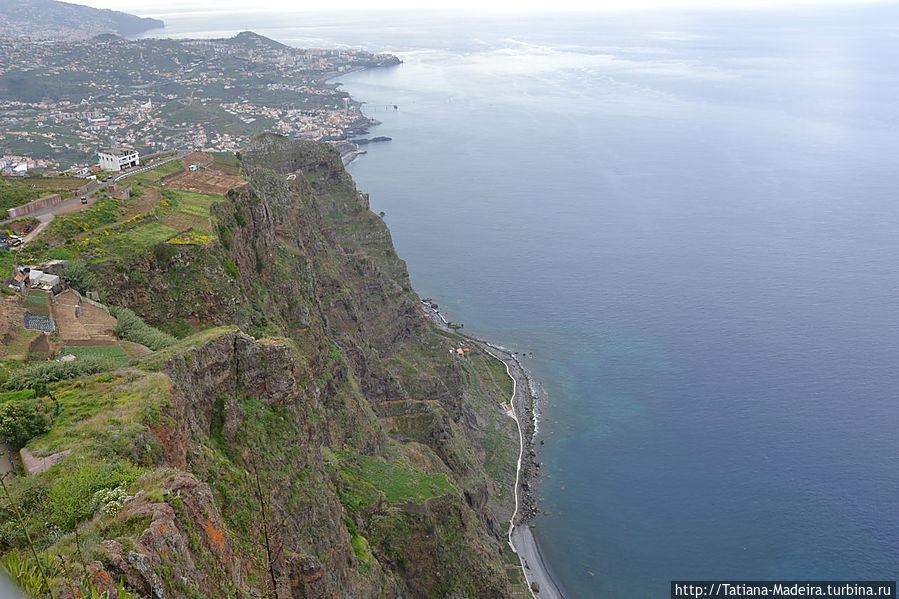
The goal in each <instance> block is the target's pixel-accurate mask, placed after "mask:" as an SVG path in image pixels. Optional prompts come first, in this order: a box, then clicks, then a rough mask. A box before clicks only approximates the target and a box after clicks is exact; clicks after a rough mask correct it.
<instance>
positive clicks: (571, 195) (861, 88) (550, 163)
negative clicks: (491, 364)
mask: <svg viewBox="0 0 899 599" xmlns="http://www.w3.org/2000/svg"><path fill="white" fill-rule="evenodd" d="M163 18H165V19H166V21H167V24H168V27H167V29H166V30H164V31H163V32H162V33H163V34H164V35H174V36H178V37H184V36H202V37H209V36H224V35H230V34H233V33H235V32H237V31H240V30H243V29H253V30H254V31H257V32H259V33H261V34H264V35H267V36H269V37H272V38H274V39H277V40H279V41H281V42H284V43H288V44H292V45H297V46H324V47H335V46H351V47H363V48H366V49H368V50H372V51H390V52H395V53H397V54H398V55H399V56H400V57H401V58H402V59H403V61H404V63H403V64H402V65H400V66H398V67H394V68H387V69H378V70H372V71H365V72H359V73H354V74H352V75H348V76H345V77H343V78H342V79H341V80H340V81H341V83H342V85H343V86H344V89H346V90H347V91H349V92H350V93H351V94H352V96H353V97H354V98H356V99H357V100H360V101H363V102H366V103H368V105H369V107H367V108H366V110H365V111H366V114H370V115H371V116H373V117H374V118H377V119H378V120H380V121H381V122H382V125H381V126H379V127H377V128H376V129H374V130H373V131H372V133H371V134H372V135H385V136H389V137H391V138H392V141H390V142H386V143H380V144H371V145H369V146H367V150H368V153H367V155H364V156H362V157H360V158H359V159H357V160H356V161H355V162H353V163H352V164H351V166H350V169H349V170H350V172H351V174H352V175H353V177H354V178H355V179H356V181H357V184H358V186H359V187H360V189H363V190H365V191H367V192H369V193H370V195H371V206H372V209H373V210H375V211H376V212H377V211H384V212H385V219H386V222H387V223H388V225H389V226H390V229H391V231H392V234H393V239H394V243H395V245H396V247H397V251H398V253H399V255H400V256H401V257H403V258H404V259H405V260H406V261H407V263H408V267H409V271H410V274H411V276H412V280H413V284H414V286H415V288H416V289H417V290H418V291H419V292H420V293H421V294H422V295H425V296H430V297H432V298H434V300H435V301H436V302H437V303H439V304H440V306H441V310H442V311H443V312H444V313H445V314H446V315H447V317H448V318H450V319H451V320H453V321H459V322H464V323H465V331H467V332H471V333H474V334H477V335H479V336H483V337H486V338H489V339H491V340H494V341H495V342H497V343H500V344H503V345H505V346H507V347H510V348H513V349H516V350H518V351H520V352H523V353H524V354H525V355H524V357H523V358H522V360H523V362H524V365H525V366H526V367H527V368H529V369H530V370H531V371H532V372H533V373H534V374H535V376H536V378H537V379H538V380H539V381H540V383H541V385H542V387H543V389H544V391H545V401H544V402H543V403H542V405H541V416H540V424H539V428H540V430H539V435H538V440H540V441H543V442H544V445H542V446H540V458H539V459H540V460H541V461H542V462H543V464H544V467H543V469H542V471H543V473H544V476H542V477H541V479H540V481H539V483H538V485H537V487H538V496H539V497H540V503H541V509H542V510H544V511H545V512H546V515H543V516H540V517H539V518H538V520H537V526H536V528H535V531H534V532H535V535H536V538H537V540H538V543H539V545H540V548H541V550H542V551H543V553H544V555H545V559H546V561H547V562H548V564H549V566H550V568H551V570H552V573H553V575H554V577H555V578H556V579H557V580H558V582H559V584H560V586H561V587H562V588H563V589H564V591H565V593H566V595H567V596H569V597H571V598H593V597H613V598H648V597H655V598H661V597H667V596H668V592H669V581H671V580H691V579H692V580H709V579H737V580H759V579H787V580H815V579H825V580H852V579H869V580H885V579H886V580H895V579H897V578H899V540H897V539H899V494H897V492H896V490H897V488H899V435H897V423H899V402H897V396H899V392H897V390H899V259H897V257H899V202H897V193H899V192H897V190H899V168H897V159H899V135H897V133H899V104H897V102H896V98H897V97H899V76H897V74H896V70H895V65H897V64H899V9H897V7H895V6H892V7H891V6H888V5H879V6H852V7H842V8H840V7H830V8H822V7H807V8H803V9H791V10H786V9H780V10H771V11H767V12H764V11H743V12H738V11H689V12H680V13H654V14H640V13H615V14H606V15H602V14H596V15H592V16H591V15H550V16H545V15H544V16H536V15H531V16H521V15H518V16H510V15H506V16H502V15H495V16H485V15H482V16H477V17H476V16H472V15H464V14H454V13H375V14H367V15H359V14H351V13H346V14H331V15H308V14H306V15H304V14H294V15H256V16H249V15H246V14H243V15H228V14H212V15H203V14H184V15H180V16H179V15H166V16H164V17H163ZM153 33H156V34H158V33H159V32H153ZM393 105H396V106H397V110H393V109H392V106H393ZM385 107H389V108H385ZM532 354H533V355H532Z"/></svg>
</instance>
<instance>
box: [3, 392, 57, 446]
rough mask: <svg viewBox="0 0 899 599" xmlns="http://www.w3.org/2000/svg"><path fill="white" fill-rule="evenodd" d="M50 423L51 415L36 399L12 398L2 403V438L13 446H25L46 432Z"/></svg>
mask: <svg viewBox="0 0 899 599" xmlns="http://www.w3.org/2000/svg"><path fill="white" fill-rule="evenodd" d="M50 424H51V422H50V417H49V416H47V415H46V414H45V413H44V412H43V411H41V409H40V408H39V407H38V405H37V402H35V401H34V400H27V401H23V400H12V401H8V402H6V403H5V404H3V405H0V438H2V439H3V440H4V441H6V442H7V443H9V444H10V445H12V446H13V447H23V446H24V445H25V444H26V443H28V441H30V440H31V439H32V438H34V437H37V436H38V435H42V434H44V433H46V432H47V431H48V430H50Z"/></svg>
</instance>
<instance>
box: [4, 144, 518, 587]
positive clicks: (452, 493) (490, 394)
mask: <svg viewBox="0 0 899 599" xmlns="http://www.w3.org/2000/svg"><path fill="white" fill-rule="evenodd" d="M241 168H242V169H243V172H244V174H245V176H246V178H247V182H248V185H246V186H244V187H242V188H240V189H238V190H234V191H231V192H229V193H228V194H227V196H226V197H213V196H203V195H202V194H191V195H183V194H184V193H186V192H172V191H170V190H164V189H162V188H160V187H157V186H154V185H148V184H144V185H143V186H142V187H141V190H140V195H139V196H138V199H136V200H132V201H130V202H122V203H120V204H115V203H109V204H108V205H101V206H100V207H97V205H95V206H94V207H92V209H89V210H87V211H85V215H84V216H73V217H71V218H72V223H73V224H71V225H59V226H71V227H72V231H73V232H75V233H76V235H83V237H76V238H75V240H73V241H74V243H69V240H67V239H65V238H63V237H62V236H61V233H62V231H61V230H60V229H59V228H58V227H59V226H57V228H56V229H53V228H51V229H50V230H49V231H48V236H47V238H45V241H47V240H49V241H50V242H52V241H53V240H55V241H56V242H57V243H60V244H63V245H64V246H65V247H66V248H67V249H70V250H71V251H72V253H73V255H75V256H78V262H75V263H74V264H76V265H77V266H73V267H72V268H74V271H73V273H72V274H73V275H78V276H77V277H75V276H73V277H72V279H73V280H78V281H82V282H83V281H88V282H89V284H91V285H93V286H94V288H95V289H96V290H98V291H99V294H100V297H101V300H102V301H103V302H104V303H106V304H108V305H111V306H117V307H118V308H116V309H114V310H113V314H114V315H116V316H117V317H118V318H119V320H118V325H117V326H116V329H115V334H116V335H117V336H118V337H119V338H120V339H131V340H132V341H136V342H138V343H141V344H143V345H145V346H147V347H149V348H150V349H151V350H155V351H153V352H152V353H150V354H149V355H146V356H144V357H141V358H136V359H132V360H130V361H129V362H128V364H127V365H125V366H121V360H120V363H119V364H113V363H111V362H110V361H109V360H108V359H107V361H106V362H105V363H104V364H103V366H102V367H100V368H101V371H100V372H94V373H90V372H76V373H74V374H72V373H69V372H68V371H66V372H65V376H61V375H60V376H57V375H56V374H55V373H56V370H55V369H58V368H62V366H49V363H47V364H48V365H43V364H41V365H40V366H29V367H28V368H29V369H31V370H29V369H25V370H22V371H21V374H13V375H11V376H10V379H9V382H8V383H7V385H8V386H10V387H15V386H17V385H22V386H27V385H24V383H18V382H15V381H17V380H20V379H21V377H24V376H26V374H25V373H26V372H27V373H30V374H29V375H28V376H30V377H31V378H30V379H28V380H33V381H35V382H45V383H47V384H49V391H50V393H52V395H53V397H55V398H56V399H57V400H58V402H59V406H60V410H59V415H58V417H56V419H55V421H54V422H53V424H52V427H51V428H50V430H49V431H47V432H46V433H44V434H41V435H38V436H36V437H34V438H33V439H31V440H30V441H29V442H28V444H27V449H28V451H30V452H31V453H32V454H33V455H35V456H38V457H53V458H54V460H58V461H56V462H55V464H54V465H52V466H51V467H49V469H47V470H45V471H43V472H40V473H38V474H35V475H32V476H18V477H16V478H15V480H13V481H12V483H11V485H10V486H11V494H12V499H13V502H12V503H10V502H9V501H7V500H5V499H0V550H2V551H5V552H21V551H22V550H24V549H25V548H26V545H27V543H26V540H25V538H24V536H23V532H22V529H21V527H20V526H19V525H18V524H17V522H16V518H15V516H14V509H13V508H14V506H16V507H18V509H20V510H21V512H22V513H23V515H24V518H25V522H26V525H27V528H28V530H29V532H30V533H31V535H32V537H33V539H34V542H35V545H36V549H38V550H51V551H53V552H56V553H57V554H59V555H60V556H61V559H62V561H63V563H65V564H66V565H67V566H68V567H69V568H70V570H71V572H72V573H73V574H72V575H73V576H76V577H77V576H80V575H81V573H91V572H93V573H102V575H100V578H102V579H103V580H106V581H108V582H109V584H116V583H117V581H119V580H121V581H122V584H123V585H124V587H126V588H127V589H129V590H130V592H133V593H135V594H136V595H137V596H144V597H150V596H183V597H270V596H274V595H277V596H282V597H284V596H287V597H326V596H352V597H360V598H372V599H375V598H382V597H392V598H396V599H399V598H400V597H471V598H475V597H478V598H494V597H495V598H500V597H509V596H512V595H513V593H518V592H519V591H521V588H520V587H521V581H520V580H519V579H517V578H516V579H515V580H514V581H510V578H509V575H508V573H507V562H506V559H505V557H504V553H503V551H504V545H505V544H504V538H503V533H502V523H503V522H504V521H505V520H507V519H508V517H509V516H510V515H511V512H512V508H513V506H512V492H511V491H512V486H511V485H512V484H513V482H514V477H515V472H514V468H515V460H516V457H517V446H516V441H517V431H516V429H515V426H514V423H513V422H512V420H511V419H509V418H508V417H506V416H505V414H504V413H503V411H502V404H503V402H504V401H506V400H507V399H508V392H509V390H510V389H509V381H508V378H507V377H506V375H505V370H504V369H503V368H502V365H501V364H499V363H498V362H496V361H495V360H494V359H493V358H492V357H490V356H488V355H487V354H485V353H483V352H482V351H480V350H479V348H476V347H475V348H473V351H472V352H470V354H471V355H466V356H456V355H452V354H450V352H449V351H448V348H449V347H450V346H451V345H458V344H459V339H458V338H455V337H453V336H451V335H447V334H444V333H439V332H437V331H436V330H435V329H434V328H433V327H432V326H431V324H430V323H429V321H428V320H427V319H426V318H425V317H424V315H423V314H422V313H421V310H420V308H419V307H418V305H417V302H418V300H417V296H416V295H415V293H414V292H413V290H412V288H411V285H410V284H409V278H408V274H407V272H406V269H405V265H404V264H403V262H402V261H401V260H399V259H398V258H397V256H396V254H395V252H394V251H393V245H392V242H391V239H390V234H389V232H388V231H387V229H386V227H385V225H384V223H383V220H382V219H380V218H378V217H377V216H376V215H374V214H373V213H372V212H371V211H370V210H369V209H368V202H367V197H366V196H365V195H364V194H362V193H360V192H359V191H357V190H356V188H355V186H354V184H353V182H352V180H351V179H350V178H349V176H348V175H347V174H346V172H345V171H344V169H343V167H342V165H341V163H340V159H339V156H338V155H337V153H336V152H335V151H334V150H333V149H332V148H330V147H328V146H324V145H319V144H315V143H311V142H297V141H290V140H287V139H285V138H281V137H278V136H274V135H264V136H260V137H259V138H257V139H255V140H254V141H253V143H251V145H250V147H248V148H247V150H246V151H245V152H244V153H243V156H242V160H241ZM288 175H295V177H288ZM198 196H201V197H198ZM98 204H100V203H99V202H98ZM136 206H140V209H137V208H136ZM104 212H108V213H109V214H110V215H111V216H114V217H115V218H113V220H111V221H108V219H106V218H105V217H102V214H103V213H104ZM176 213H181V214H185V215H187V216H191V217H194V218H198V219H202V220H203V221H204V222H205V223H206V226H207V227H208V229H207V231H208V232H210V233H212V232H214V233H215V235H214V237H213V236H212V235H209V236H208V239H205V240H204V241H203V242H202V243H183V244H178V243H170V242H171V241H172V239H177V237H170V238H168V239H165V240H162V239H160V240H154V241H152V242H149V241H148V242H146V243H141V242H140V240H139V239H131V241H132V242H133V243H130V244H120V243H118V241H119V240H120V239H122V238H123V237H125V236H126V235H134V234H135V233H134V232H135V231H139V230H148V229H147V227H149V226H151V225H153V226H156V227H157V228H158V227H159V226H173V225H171V224H166V223H173V222H175V221H173V220H171V215H173V214H176ZM142 215H143V216H142ZM144 216H146V218H144ZM122 219H125V221H124V222H126V223H127V222H129V221H131V224H129V225H128V226H123V224H121V223H122ZM152 219H155V220H152ZM167 219H168V220H167ZM131 225H134V226H131ZM194 226H195V225H191V229H186V230H182V231H181V234H182V235H184V234H186V233H185V232H184V231H189V230H198V229H194V228H193V227H194ZM85 227H87V229H85ZM128 227H131V228H128ZM78 231H80V233H79V232H78ZM104 232H109V234H108V235H107V234H104ZM198 235H199V233H198ZM54 236H56V237H54ZM84 239H87V240H88V242H87V243H86V244H85V243H83V240H84ZM95 240H98V241H95ZM45 246H46V247H44V246H40V245H39V244H36V245H35V246H34V248H26V250H25V251H26V252H28V251H32V252H34V253H35V255H38V254H40V253H41V252H43V253H44V254H46V253H47V252H49V251H52V248H50V246H49V242H48V243H46V244H45ZM85 271H88V272H85ZM153 327H156V328H153ZM159 328H162V329H166V330H169V331H173V332H175V331H177V332H178V336H179V337H182V338H181V339H176V338H175V337H173V336H170V335H166V334H164V333H161V332H160V331H159V330H158V329H159ZM195 330H197V331H200V332H197V333H194V332H193V331H195ZM100 347H102V346H100ZM78 351H79V352H81V353H82V354H84V355H85V356H87V355H89V354H101V355H104V356H107V354H109V352H107V350H105V349H104V350H101V349H99V348H98V349H96V350H94V349H86V348H85V349H80V350H78ZM117 355H118V353H117ZM109 357H114V356H112V354H109V355H108V356H107V358H109ZM119 358H121V355H119ZM95 359H97V358H95ZM99 359H102V358H99ZM89 363H91V362H90V360H87V361H85V362H81V361H79V362H76V363H75V364H89ZM43 368H46V369H51V370H53V372H54V375H53V376H52V377H51V376H50V375H44V374H42V372H43V371H42V370H41V371H40V372H38V370H39V369H43ZM61 372H62V371H60V373H61ZM14 377H20V379H16V378H14ZM21 380H25V379H21ZM29 384H30V383H29ZM38 401H42V402H45V405H46V406H47V407H48V409H49V405H50V404H49V403H48V402H49V401H50V400H49V397H48V398H42V399H39V400H38ZM60 452H69V453H67V454H60ZM110 498H112V499H110ZM76 531H77V533H78V534H77V536H76V535H75V532H76ZM15 555H19V554H18V553H15ZM65 577H66V574H65V573H64V572H63V571H58V572H55V573H54V580H53V584H54V585H56V586H57V587H59V588H62V587H63V586H64V584H65V582H64V580H65ZM513 583H514V585H516V586H514V587H513ZM516 589H517V590H516Z"/></svg>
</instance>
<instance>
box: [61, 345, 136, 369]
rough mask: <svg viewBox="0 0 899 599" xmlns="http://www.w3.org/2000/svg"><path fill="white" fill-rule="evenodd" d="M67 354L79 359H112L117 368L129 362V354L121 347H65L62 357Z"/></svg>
mask: <svg viewBox="0 0 899 599" xmlns="http://www.w3.org/2000/svg"><path fill="white" fill-rule="evenodd" d="M65 354H72V355H74V356H77V357H78V358H84V357H87V356H97V357H99V358H110V359H112V360H114V361H115V363H116V366H122V365H123V364H126V363H127V362H128V354H127V353H126V352H125V350H124V349H122V346H120V345H81V346H79V345H74V346H68V347H64V348H63V349H62V355H65Z"/></svg>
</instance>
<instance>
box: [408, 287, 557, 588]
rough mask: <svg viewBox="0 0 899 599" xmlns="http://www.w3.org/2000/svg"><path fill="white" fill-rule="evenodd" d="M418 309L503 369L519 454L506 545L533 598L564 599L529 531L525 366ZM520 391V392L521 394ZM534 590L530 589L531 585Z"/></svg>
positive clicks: (533, 512)
mask: <svg viewBox="0 0 899 599" xmlns="http://www.w3.org/2000/svg"><path fill="white" fill-rule="evenodd" d="M422 308H423V309H424V310H425V311H426V312H427V314H428V316H430V320H431V322H433V323H434V325H435V326H436V327H437V328H438V329H440V330H442V331H445V332H449V333H455V334H457V335H459V336H460V337H464V338H465V339H468V340H470V341H472V342H473V343H476V344H478V345H479V346H480V347H481V348H482V349H483V350H484V351H485V352H486V353H488V354H490V355H491V356H493V357H494V358H496V359H497V360H499V361H501V362H502V363H503V365H504V366H505V367H506V374H507V375H508V376H509V378H510V379H511V380H512V396H511V397H510V398H509V408H508V410H507V411H506V415H507V416H509V417H510V418H512V419H513V420H515V424H516V425H517V427H518V439H519V452H518V466H517V468H516V471H515V509H514V511H513V512H512V518H511V519H510V520H509V534H508V537H507V542H508V543H509V546H510V547H511V548H512V551H514V552H515V554H516V555H518V560H519V565H520V567H521V571H522V573H523V574H524V578H525V581H526V583H527V587H528V592H529V593H530V594H531V596H532V597H534V599H547V598H549V599H565V595H564V594H563V593H562V590H561V589H560V588H559V585H558V584H557V583H556V581H555V580H554V579H553V577H552V575H551V574H550V573H549V567H548V566H547V565H546V562H545V561H544V560H543V555H542V554H541V552H540V548H539V546H538V545H537V540H536V538H535V537H534V534H533V533H532V532H531V528H532V527H533V526H534V524H532V523H530V520H532V519H533V518H534V517H535V516H537V515H538V514H539V513H540V512H539V510H538V509H537V500H536V497H535V496H534V492H533V490H532V489H531V484H530V481H531V480H532V479H533V478H534V477H536V476H539V472H537V471H538V470H539V469H540V463H539V462H538V461H537V459H536V456H537V452H536V450H535V449H534V436H535V435H536V430H537V421H538V413H537V392H536V390H535V389H534V386H533V384H532V382H531V377H530V376H529V374H528V372H527V370H526V369H525V367H524V366H523V365H522V364H521V362H520V361H519V360H518V357H517V356H516V355H515V353H514V352H512V351H510V350H509V349H506V348H505V347H502V346H500V345H496V344H493V343H490V342H489V341H485V340H484V339H479V338H478V337H474V336H472V335H468V334H465V333H461V332H459V331H458V330H455V329H451V328H450V327H449V326H447V325H448V321H447V320H446V318H445V317H444V316H443V314H441V313H440V312H439V311H438V310H436V309H434V308H431V307H430V306H426V304H424V303H422ZM522 389H523V391H522ZM535 583H536V585H537V587H536V589H537V590H535V589H534V586H533V585H534V584H535Z"/></svg>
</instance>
